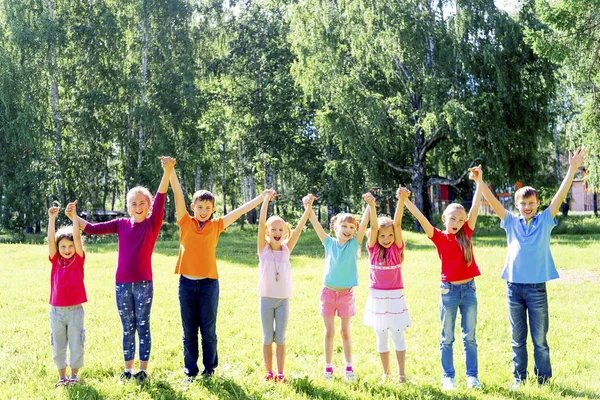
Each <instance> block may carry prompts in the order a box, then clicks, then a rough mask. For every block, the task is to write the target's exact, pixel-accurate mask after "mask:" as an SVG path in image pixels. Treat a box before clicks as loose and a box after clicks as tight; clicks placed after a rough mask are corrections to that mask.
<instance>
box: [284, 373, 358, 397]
mask: <svg viewBox="0 0 600 400" xmlns="http://www.w3.org/2000/svg"><path fill="white" fill-rule="evenodd" d="M289 384H290V386H291V387H292V388H293V389H294V390H295V391H296V392H298V393H303V394H305V395H306V396H307V397H309V398H313V399H332V400H338V399H340V400H341V399H348V397H347V396H345V395H341V394H339V393H336V392H335V390H330V389H327V388H324V387H322V386H317V385H315V384H313V381H312V380H311V379H310V378H308V377H307V376H305V377H304V378H300V379H292V380H291V381H290V383H289Z"/></svg>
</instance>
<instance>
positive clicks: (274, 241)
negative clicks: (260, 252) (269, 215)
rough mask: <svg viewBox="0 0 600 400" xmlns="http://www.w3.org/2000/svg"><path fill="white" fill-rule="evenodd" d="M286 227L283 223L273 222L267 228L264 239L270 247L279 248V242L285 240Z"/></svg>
mask: <svg viewBox="0 0 600 400" xmlns="http://www.w3.org/2000/svg"><path fill="white" fill-rule="evenodd" d="M286 233H287V226H285V224H284V223H283V221H280V220H275V221H273V222H271V223H270V224H269V225H268V226H267V232H266V238H267V242H269V244H271V245H277V246H281V242H283V240H284V239H285V235H286Z"/></svg>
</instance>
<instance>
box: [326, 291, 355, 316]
mask: <svg viewBox="0 0 600 400" xmlns="http://www.w3.org/2000/svg"><path fill="white" fill-rule="evenodd" d="M336 311H337V315H338V317H340V318H349V317H354V316H355V315H356V306H355V302H354V290H352V288H350V289H342V290H333V289H329V288H328V287H327V286H323V289H322V290H321V315H322V316H324V317H335V312H336Z"/></svg>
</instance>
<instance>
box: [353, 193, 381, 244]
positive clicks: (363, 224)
mask: <svg viewBox="0 0 600 400" xmlns="http://www.w3.org/2000/svg"><path fill="white" fill-rule="evenodd" d="M367 195H368V196H371V197H372V196H373V195H372V194H371V193H365V194H363V199H364V198H365V196H367ZM373 202H375V199H374V198H373ZM375 212H377V211H375ZM370 218H371V206H370V205H368V203H367V206H366V207H365V210H364V211H363V216H362V219H361V220H360V224H359V225H358V230H357V231H356V240H357V241H358V244H362V241H363V238H364V237H365V232H366V231H367V225H368V224H369V219H370Z"/></svg>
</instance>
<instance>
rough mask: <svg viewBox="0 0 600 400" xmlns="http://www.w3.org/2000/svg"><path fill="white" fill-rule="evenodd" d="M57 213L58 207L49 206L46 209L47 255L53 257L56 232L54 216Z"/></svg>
mask: <svg viewBox="0 0 600 400" xmlns="http://www.w3.org/2000/svg"><path fill="white" fill-rule="evenodd" d="M57 215H58V207H50V208H49V209H48V256H49V257H50V258H52V257H54V255H55V254H56V241H55V240H54V234H55V233H56V216H57Z"/></svg>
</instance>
